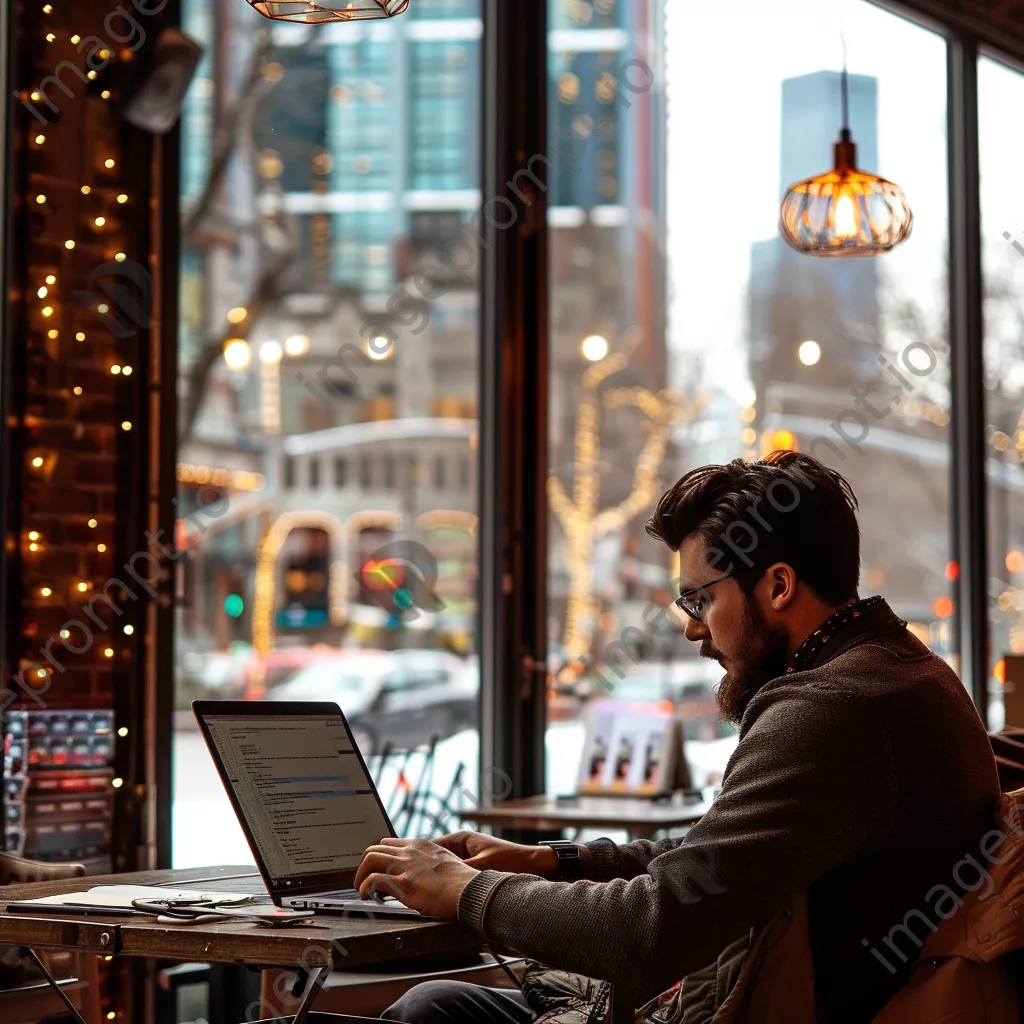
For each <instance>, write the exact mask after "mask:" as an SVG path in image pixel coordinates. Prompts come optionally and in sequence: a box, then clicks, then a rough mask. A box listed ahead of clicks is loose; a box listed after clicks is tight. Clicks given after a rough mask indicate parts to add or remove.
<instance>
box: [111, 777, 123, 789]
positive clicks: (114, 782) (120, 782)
mask: <svg viewBox="0 0 1024 1024" xmlns="http://www.w3.org/2000/svg"><path fill="white" fill-rule="evenodd" d="M110 784H111V785H112V786H113V787H114V789H120V788H121V787H122V786H123V785H124V779H111V780H110Z"/></svg>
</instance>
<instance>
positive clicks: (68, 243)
mask: <svg viewBox="0 0 1024 1024" xmlns="http://www.w3.org/2000/svg"><path fill="white" fill-rule="evenodd" d="M74 247H75V240H74V239H73V238H69V239H68V240H67V241H66V242H65V243H64V248H65V249H74Z"/></svg>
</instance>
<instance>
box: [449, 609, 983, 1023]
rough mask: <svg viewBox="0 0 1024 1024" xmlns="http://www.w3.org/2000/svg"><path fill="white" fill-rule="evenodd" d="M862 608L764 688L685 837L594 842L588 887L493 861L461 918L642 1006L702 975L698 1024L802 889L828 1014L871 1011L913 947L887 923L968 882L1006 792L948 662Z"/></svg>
mask: <svg viewBox="0 0 1024 1024" xmlns="http://www.w3.org/2000/svg"><path fill="white" fill-rule="evenodd" d="M857 609H858V615H857V616H856V617H855V618H852V619H849V621H847V622H846V623H845V624H841V625H840V626H839V627H838V628H830V629H828V630H826V631H825V632H826V634H828V635H827V642H825V643H824V644H822V645H821V646H820V647H819V649H817V650H816V651H814V652H812V657H810V658H809V659H807V660H808V661H809V664H805V665H801V666H800V670H798V671H791V672H789V673H788V674H786V675H784V676H781V677H779V678H778V679H775V680H773V681H772V682H770V683H767V684H766V685H765V686H764V687H763V688H762V689H761V690H759V691H758V693H757V694H756V696H755V697H754V698H753V700H752V701H751V702H750V705H749V706H748V708H747V711H746V713H745V714H744V716H743V721H742V722H741V725H740V740H739V744H738V746H737V748H736V750H735V752H734V754H733V756H732V758H731V759H730V761H729V765H728V767H727V769H726V772H725V776H724V779H723V784H722V791H721V793H720V795H719V796H718V798H717V799H716V800H715V802H714V805H713V806H712V808H711V810H710V811H708V813H707V814H706V815H705V816H704V818H703V819H702V820H701V821H700V822H699V823H698V824H697V825H695V826H694V827H693V828H692V829H691V830H690V832H689V833H688V835H687V836H686V837H685V838H684V839H682V840H678V839H672V840H665V841H662V842H658V843H652V842H636V843H630V844H628V845H624V846H616V845H615V844H613V843H612V842H611V841H609V840H597V841H596V842H593V843H589V844H588V845H587V850H588V856H587V858H586V863H587V867H588V870H587V878H588V879H591V880H587V881H579V882H573V883H560V882H548V881H544V880H543V879H540V878H537V877H535V876H531V875H516V874H506V873H503V872H496V871H484V872H482V873H481V874H480V875H478V876H477V877H476V878H475V879H474V880H473V881H472V882H471V883H470V884H469V886H467V888H466V890H465V891H464V892H463V895H462V898H461V900H460V904H459V918H460V920H462V921H463V922H465V923H467V924H468V925H470V926H472V927H473V928H475V929H477V930H478V931H480V932H482V933H483V934H484V935H485V936H486V937H487V938H488V939H489V940H491V941H493V942H495V943H497V944H499V945H502V946H505V947H507V948H511V949H515V950H518V951H519V952H521V953H523V954H525V955H527V956H529V957H532V958H534V959H537V960H540V961H542V962H544V963H547V964H551V965H552V966H555V967H559V968H562V969H564V970H568V971H572V972H575V973H578V974H583V975H587V976H589V977H592V978H600V979H603V980H609V981H613V982H616V983H618V984H623V985H627V986H630V987H631V988H632V989H634V990H635V991H636V993H637V1004H638V1005H639V1004H640V1002H642V1001H644V1000H646V999H648V998H650V997H652V996H653V995H655V994H657V993H659V992H662V991H664V990H666V989H668V988H670V987H671V986H672V985H673V984H674V983H676V982H677V981H679V980H680V979H681V978H683V977H684V976H688V977H687V979H686V982H685V984H684V987H683V991H684V996H683V1004H684V1005H683V1006H682V1007H677V1013H676V1014H674V1016H675V1018H676V1019H677V1020H682V1021H686V1022H687V1024H689V1022H690V1021H703V1020H706V1019H707V1018H708V1015H709V1014H710V1012H712V1011H713V1009H714V1008H715V1007H716V1006H718V1005H720V1003H721V1001H722V1000H723V999H724V997H725V995H726V994H727V993H728V991H729V988H730V987H731V985H732V984H733V982H734V981H735V977H736V974H737V973H738V971H739V967H740V965H741V963H742V958H743V955H744V952H745V947H746V938H747V936H748V934H749V932H750V930H751V929H752V928H753V927H755V926H756V925H758V924H759V923H761V922H763V921H765V920H766V919H767V918H768V917H770V916H771V915H772V914H773V913H774V912H775V911H777V910H779V909H781V908H782V907H783V906H785V905H786V904H788V903H789V902H790V901H791V900H792V899H793V898H794V897H795V896H796V895H797V894H798V893H800V892H802V891H804V890H806V891H807V892H808V904H809V914H810V928H811V946H812V952H813V956H814V968H815V978H816V989H817V994H818V1003H819V1015H820V1020H821V1022H822V1024H837V1022H842V1024H848V1022H849V1024H863V1022H866V1021H869V1020H870V1019H871V1017H872V1016H874V1014H875V1012H876V1011H877V1010H878V1009H879V1008H880V1007H881V1006H882V1005H883V1004H884V1002H885V1001H886V1000H887V999H888V998H889V997H890V996H891V995H892V993H893V992H894V991H895V990H896V989H897V988H898V987H899V986H900V985H901V984H902V983H903V982H904V981H905V979H906V974H907V970H906V967H907V965H909V963H912V962H913V958H914V955H915V954H916V952H917V948H916V947H915V946H913V945H912V944H911V943H908V942H906V941H904V939H903V938H901V937H900V933H898V932H897V933H893V932H892V931H891V930H892V929H893V927H894V926H895V925H897V924H900V925H902V922H903V921H904V919H905V915H906V914H907V913H908V911H911V910H913V909H919V910H922V911H927V910H928V909H929V908H930V906H932V902H930V901H928V900H926V899H925V895H926V893H927V892H928V891H929V889H930V888H931V887H932V886H934V885H939V884H945V885H949V886H954V887H955V885H956V883H955V881H954V879H953V870H954V868H955V866H956V864H957V862H958V861H959V860H960V859H961V858H962V857H963V856H964V855H965V854H967V853H971V852H973V853H974V854H975V856H977V854H978V849H979V842H980V839H981V836H982V835H983V834H984V833H985V831H986V830H987V829H989V827H990V822H991V814H992V812H993V808H994V805H995V801H996V800H997V798H998V793H999V786H998V782H997V777H996V769H995V762H994V759H993V755H992V749H991V747H990V745H989V741H988V737H987V735H986V733H985V731H984V728H983V726H982V724H981V721H980V719H979V717H978V715H977V713H976V711H975V708H974V706H973V704H972V703H971V700H970V698H969V697H968V695H967V693H966V691H965V690H964V687H963V685H962V684H961V683H960V681H959V679H958V678H957V677H956V675H955V674H954V673H953V671H952V670H951V669H950V668H949V667H948V666H947V665H946V664H945V663H944V662H943V661H942V660H941V659H939V658H937V657H935V656H934V655H932V654H931V653H930V652H929V651H928V650H927V648H925V647H924V646H923V645H922V644H921V643H920V642H919V641H918V640H916V639H915V638H914V637H913V636H912V635H911V634H910V633H908V632H907V630H906V628H905V625H906V624H905V623H904V622H903V621H902V620H900V619H898V618H897V617H896V616H895V615H894V614H893V613H892V611H891V609H890V608H889V606H888V605H887V604H886V603H885V602H884V601H880V600H875V601H871V602H861V603H860V604H859V605H858V606H857ZM967 881H968V883H969V881H970V879H969V878H968V879H967ZM919 934H921V937H922V939H923V937H924V935H925V934H927V932H923V933H922V932H921V931H920V930H919ZM886 936H893V937H894V941H895V943H896V945H897V946H898V947H899V948H901V949H903V950H904V952H905V954H906V956H907V964H906V965H905V964H904V963H903V962H902V961H901V960H900V959H899V957H898V956H897V955H895V954H894V953H893V952H891V951H890V949H889V947H887V946H886V945H884V944H883V940H884V939H885V937H886ZM904 938H905V937H904ZM862 940H866V941H867V945H865V944H864V942H863V941H862ZM872 948H878V949H880V951H881V952H882V953H883V954H884V955H885V958H886V959H887V960H888V962H889V963H890V964H892V965H893V967H895V968H897V971H896V973H895V974H893V973H891V972H890V971H889V969H887V968H886V967H885V966H883V964H882V963H881V962H880V961H879V960H878V959H877V958H876V957H874V956H873V955H872V953H871V949H872ZM716 961H717V962H716Z"/></svg>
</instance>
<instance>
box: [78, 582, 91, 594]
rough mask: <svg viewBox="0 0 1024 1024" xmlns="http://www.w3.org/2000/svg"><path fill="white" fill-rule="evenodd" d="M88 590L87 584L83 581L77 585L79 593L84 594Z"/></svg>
mask: <svg viewBox="0 0 1024 1024" xmlns="http://www.w3.org/2000/svg"><path fill="white" fill-rule="evenodd" d="M88 589H89V584H88V583H86V582H85V580H82V582H81V583H79V584H78V591H79V593H81V594H84V593H85V592H86V591H87V590H88Z"/></svg>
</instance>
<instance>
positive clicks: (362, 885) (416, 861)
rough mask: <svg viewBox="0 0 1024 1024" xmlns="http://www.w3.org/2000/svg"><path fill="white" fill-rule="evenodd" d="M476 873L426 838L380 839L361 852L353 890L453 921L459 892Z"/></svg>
mask: <svg viewBox="0 0 1024 1024" xmlns="http://www.w3.org/2000/svg"><path fill="white" fill-rule="evenodd" d="M478 874H479V872H478V871H477V870H476V868H472V867H470V866H469V865H468V864H466V863H464V862H463V861H462V860H461V859H460V858H459V857H457V856H455V854H453V853H450V852H449V851H448V850H445V849H443V848H442V847H441V846H439V845H438V844H437V843H432V842H430V841H429V840H427V839H390V838H388V839H382V840H381V841H380V842H379V843H378V844H377V845H376V846H370V847H368V848H367V849H366V850H365V851H364V852H363V859H362V861H360V863H359V870H358V871H357V872H356V879H355V887H356V888H357V889H358V890H359V895H360V896H362V897H363V899H369V898H370V894H371V893H372V892H373V891H375V890H376V891H377V892H380V893H382V894H384V895H388V896H394V897H395V899H397V900H399V901H400V902H402V903H404V904H405V905H406V906H407V907H412V909H413V910H418V911H419V912H420V913H421V914H426V915H427V917H439V918H446V919H454V918H457V917H458V913H459V897H460V896H461V895H462V890H463V889H465V888H466V886H467V885H469V883H470V882H471V881H472V880H473V879H474V878H475V877H476V876H477V875H478Z"/></svg>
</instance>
